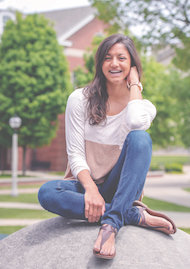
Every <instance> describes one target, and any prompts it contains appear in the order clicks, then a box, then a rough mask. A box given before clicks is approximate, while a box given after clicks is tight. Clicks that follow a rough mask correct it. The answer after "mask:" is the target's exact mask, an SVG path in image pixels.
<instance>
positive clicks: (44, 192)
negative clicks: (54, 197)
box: [38, 182, 50, 209]
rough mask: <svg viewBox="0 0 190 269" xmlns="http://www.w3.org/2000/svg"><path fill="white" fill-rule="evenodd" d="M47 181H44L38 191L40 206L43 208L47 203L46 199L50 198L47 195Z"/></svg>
mask: <svg viewBox="0 0 190 269" xmlns="http://www.w3.org/2000/svg"><path fill="white" fill-rule="evenodd" d="M49 183H50V182H46V183H45V184H43V185H42V186H41V187H40V189H39V191H38V201H39V203H40V204H41V206H42V207H43V208H45V209H46V204H47V202H48V200H49V199H50V197H49Z"/></svg>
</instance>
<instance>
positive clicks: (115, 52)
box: [102, 43, 131, 84]
mask: <svg viewBox="0 0 190 269" xmlns="http://www.w3.org/2000/svg"><path fill="white" fill-rule="evenodd" d="M130 69H131V56H130V54H129V52H128V50H127V49H126V47H125V46H124V45H123V44H122V43H116V44H115V45H113V46H112V47H111V48H110V50H109V51H108V53H107V55H106V56H105V59H104V62H103V65H102V72H103V74H104V76H105V77H106V81H107V82H109V83H111V84H121V83H123V82H125V78H126V77H127V76H128V74H129V72H130Z"/></svg>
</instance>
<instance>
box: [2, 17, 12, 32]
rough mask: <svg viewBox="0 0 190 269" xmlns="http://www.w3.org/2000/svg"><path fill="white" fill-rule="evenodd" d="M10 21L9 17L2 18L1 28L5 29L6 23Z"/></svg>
mask: <svg viewBox="0 0 190 269" xmlns="http://www.w3.org/2000/svg"><path fill="white" fill-rule="evenodd" d="M9 20H11V17H9V16H3V28H4V29H5V25H6V23H7V21H9Z"/></svg>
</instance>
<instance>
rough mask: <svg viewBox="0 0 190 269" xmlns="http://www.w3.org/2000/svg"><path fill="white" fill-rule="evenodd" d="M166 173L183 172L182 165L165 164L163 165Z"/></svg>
mask: <svg viewBox="0 0 190 269" xmlns="http://www.w3.org/2000/svg"><path fill="white" fill-rule="evenodd" d="M165 171H166V172H180V173H182V172H183V165H182V164H180V163H166V164H165Z"/></svg>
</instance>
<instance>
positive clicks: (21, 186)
mask: <svg viewBox="0 0 190 269" xmlns="http://www.w3.org/2000/svg"><path fill="white" fill-rule="evenodd" d="M25 184H26V183H25ZM7 185H8V186H1V184H0V190H11V183H10V184H7ZM41 186H42V184H34V183H33V184H26V185H22V184H20V183H19V184H18V189H32V188H35V189H36V188H37V189H39V188H40V187H41Z"/></svg>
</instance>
